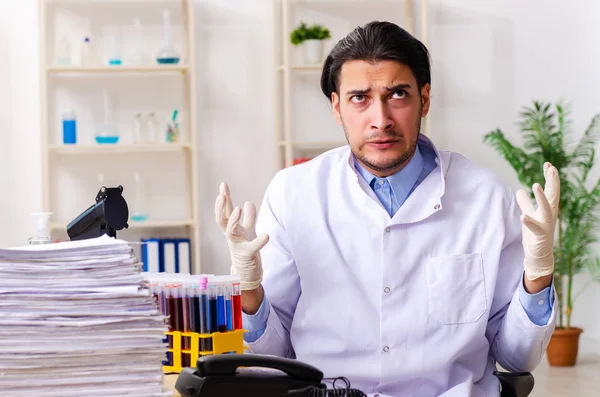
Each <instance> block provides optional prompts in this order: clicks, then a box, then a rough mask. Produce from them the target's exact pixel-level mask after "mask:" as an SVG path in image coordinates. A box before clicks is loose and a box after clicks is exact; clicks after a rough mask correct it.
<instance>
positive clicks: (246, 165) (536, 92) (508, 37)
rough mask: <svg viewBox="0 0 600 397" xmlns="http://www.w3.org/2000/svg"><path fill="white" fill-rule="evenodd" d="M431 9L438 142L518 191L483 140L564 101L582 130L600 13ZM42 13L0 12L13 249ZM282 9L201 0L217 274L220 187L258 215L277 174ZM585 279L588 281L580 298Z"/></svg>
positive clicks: (596, 338)
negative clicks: (274, 49)
mask: <svg viewBox="0 0 600 397" xmlns="http://www.w3.org/2000/svg"><path fill="white" fill-rule="evenodd" d="M429 2H430V11H429V15H430V18H431V26H430V31H429V38H430V40H429V48H430V50H431V53H432V60H433V108H432V116H431V121H432V128H431V135H432V137H433V139H434V140H435V142H436V143H437V144H438V145H439V146H440V147H442V148H445V149H450V150H456V151H458V152H460V153H462V154H464V155H465V156H467V157H468V158H470V159H472V160H473V161H475V162H477V163H479V164H481V165H483V166H486V167H489V168H492V169H493V170H495V171H496V172H498V173H499V174H500V175H501V176H502V177H503V178H504V180H505V181H506V182H507V183H508V184H510V185H511V186H513V187H518V184H517V181H516V178H515V177H514V173H513V171H512V170H511V169H510V167H509V166H508V165H507V164H506V163H505V162H504V161H503V160H502V159H501V158H500V157H499V156H498V155H497V154H496V153H495V152H493V151H492V150H491V149H490V148H488V147H485V146H483V145H482V143H481V142H482V136H483V134H485V133H486V132H488V131H490V130H491V129H494V128H496V127H501V128H502V129H503V130H504V131H505V132H506V133H507V135H508V136H509V137H510V138H514V137H516V136H517V131H516V130H515V128H514V123H515V121H516V117H517V115H518V110H519V108H520V107H521V106H522V105H528V104H529V103H530V101H531V100H532V99H534V98H535V99H542V100H551V101H553V100H556V99H558V98H559V97H561V96H564V97H565V98H567V99H569V100H570V101H572V103H573V110H574V112H573V117H574V129H575V131H577V132H578V133H580V132H581V131H582V130H583V128H584V127H585V126H586V125H587V123H588V122H589V120H590V118H591V116H592V114H593V113H595V112H597V111H600V93H599V92H598V91H597V90H594V89H593V88H595V87H598V86H600V74H598V72H597V71H598V70H600V52H599V51H598V50H597V43H596V40H595V38H597V37H600V25H598V24H597V20H598V18H599V17H600V3H598V2H593V1H577V2H565V1H557V0H552V1H548V0H535V1H534V0H531V1H528V2H522V1H517V0H454V1H452V0H429ZM36 5H37V2H36V1H33V0H29V1H23V2H12V1H7V0H3V1H0V53H1V54H3V55H4V56H7V57H8V60H7V61H6V62H0V123H1V124H0V125H1V126H2V130H1V132H0V134H1V135H0V136H1V137H2V141H1V142H2V144H1V145H0V170H2V172H1V173H0V183H1V184H2V185H1V186H2V188H3V191H4V192H5V194H3V195H2V197H1V198H0V225H2V226H3V227H2V228H0V245H1V246H7V245H16V244H23V242H24V241H26V239H27V237H28V236H29V230H30V229H29V225H30V223H29V215H28V214H29V213H30V212H32V211H35V210H37V209H38V208H39V205H40V204H41V200H40V198H39V194H40V191H41V189H40V175H41V173H40V158H39V105H38V99H39V93H38V85H37V84H38V70H37V65H38V62H37V33H36V29H34V28H33V27H34V26H36V25H34V23H35V22H27V23H23V22H22V21H36V20H37V10H36ZM542 10H544V11H545V12H546V13H545V14H542ZM271 12H272V9H271V1H270V0H253V1H247V0H197V13H196V20H197V23H198V32H197V35H198V36H197V37H198V45H197V48H196V53H197V60H198V63H199V64H200V65H201V66H199V70H198V72H199V73H198V84H197V87H196V89H197V90H198V92H199V93H200V95H199V97H200V100H201V103H200V105H199V109H198V120H199V122H200V128H201V131H202V134H203V135H202V138H201V149H202V152H203V156H202V160H201V162H200V167H201V169H202V174H203V176H202V179H201V185H200V186H201V192H202V197H201V211H202V214H201V221H202V227H203V230H202V241H201V244H202V250H203V266H204V270H205V271H213V272H226V271H227V268H228V265H227V262H228V255H227V251H226V247H225V243H224V241H223V238H222V236H221V234H220V232H219V230H218V229H217V227H216V225H215V224H214V215H213V203H214V198H215V195H216V193H217V187H218V184H219V182H220V181H223V180H224V181H227V182H229V184H230V185H231V188H232V192H233V196H234V199H235V200H236V203H237V204H242V203H243V200H251V201H253V202H255V203H256V204H257V205H258V204H259V203H260V200H261V198H262V194H263V192H264V189H265V187H266V185H267V183H268V182H269V180H270V178H271V177H272V173H273V169H274V163H273V159H274V142H273V127H272V124H271V122H272V116H271V109H272V101H273V99H272V92H273V91H272V84H273V83H272V78H271V72H272V70H271V62H272V54H271V43H272V38H271V30H270V29H271ZM347 12H348V10H346V13H347ZM384 15H385V14H384ZM336 23H338V24H339V23H340V21H339V18H338V19H337V20H336ZM246 59H247V61H246ZM315 91H316V92H315V95H318V90H315ZM315 100H318V101H322V98H320V97H318V98H317V97H315ZM324 106H325V105H324ZM323 115H324V116H323V117H324V118H328V117H329V115H328V114H327V112H323ZM316 121H317V123H316V124H317V125H318V124H319V122H318V121H319V120H316ZM330 121H331V120H329V119H327V120H325V119H323V120H322V123H323V124H324V125H331V123H330ZM311 135H313V134H311ZM313 136H314V135H313ZM340 138H342V137H341V136H340ZM229 142H235V144H234V145H232V144H230V143H229ZM248 148H252V150H248ZM595 175H596V176H597V175H598V173H596V174H595ZM7 193H8V194H7ZM585 281H586V277H585V276H581V277H579V278H578V280H577V285H576V287H577V286H579V285H582V284H583V283H585ZM597 303H600V287H599V286H597V285H595V286H591V287H589V288H587V289H586V291H585V292H584V293H583V294H582V295H581V296H580V298H579V301H578V302H577V306H576V308H575V311H574V315H573V323H574V324H577V325H580V326H583V327H584V328H585V330H586V333H585V334H584V342H583V345H582V349H583V350H591V349H598V351H600V348H598V346H599V345H600V316H599V314H600V313H599V312H598V310H599V309H598V307H600V305H598V304H597Z"/></svg>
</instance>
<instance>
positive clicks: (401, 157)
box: [342, 112, 421, 173]
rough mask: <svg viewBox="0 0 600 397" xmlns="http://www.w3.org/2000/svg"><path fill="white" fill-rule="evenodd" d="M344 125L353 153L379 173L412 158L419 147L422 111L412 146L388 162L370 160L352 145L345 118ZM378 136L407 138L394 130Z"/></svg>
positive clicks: (385, 171)
mask: <svg viewBox="0 0 600 397" xmlns="http://www.w3.org/2000/svg"><path fill="white" fill-rule="evenodd" d="M342 127H343V129H344V135H345V136H346V141H347V142H348V144H349V145H350V150H352V154H354V157H356V159H357V160H358V161H360V162H361V163H363V164H364V165H366V166H367V167H369V168H370V169H372V170H374V171H376V172H378V173H387V172H389V171H392V170H394V169H396V168H398V167H400V166H401V165H402V164H404V163H406V162H407V161H408V160H410V158H411V157H412V156H413V154H414V153H415V150H416V149H417V142H418V136H419V134H420V132H421V116H420V112H419V116H418V117H417V120H416V129H417V134H416V137H417V138H416V139H415V140H414V142H412V143H411V145H410V148H409V149H408V150H406V151H404V152H402V153H400V155H399V156H398V157H396V158H393V159H390V160H388V161H387V162H385V163H380V164H375V163H373V162H372V161H369V160H368V159H367V157H366V156H365V155H364V154H363V153H362V151H361V150H360V148H357V147H353V146H352V144H351V143H350V139H348V131H347V129H346V124H345V123H344V120H343V118H342ZM378 138H379V139H381V138H389V139H399V140H400V141H401V140H402V139H405V136H404V135H402V134H398V133H397V132H396V131H394V130H386V131H385V132H384V133H383V134H381V136H378Z"/></svg>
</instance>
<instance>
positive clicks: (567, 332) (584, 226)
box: [484, 101, 600, 366]
mask: <svg viewBox="0 0 600 397" xmlns="http://www.w3.org/2000/svg"><path fill="white" fill-rule="evenodd" d="M520 116H521V118H520V122H519V127H520V129H521V131H522V134H523V141H524V144H523V146H522V147H517V146H515V145H513V144H512V143H511V142H509V141H508V140H507V139H506V137H505V136H504V134H503V133H502V131H501V130H500V129H496V130H494V131H491V132H489V133H488V134H486V135H485V138H484V142H486V143H489V144H490V145H491V146H492V147H493V148H494V149H495V150H496V151H497V152H499V153H500V154H501V155H502V156H503V157H504V158H505V159H506V160H507V161H508V162H509V163H510V165H511V166H512V168H513V169H514V170H515V172H516V173H517V176H518V178H519V181H520V182H521V183H522V184H524V185H525V186H526V188H527V189H528V190H529V193H530V194H531V197H532V198H533V194H532V191H531V186H532V185H533V184H534V183H535V182H540V181H543V180H544V176H543V164H544V162H545V161H549V162H551V163H552V164H553V165H554V166H555V167H556V168H557V169H558V172H559V175H560V202H559V212H558V221H557V228H556V229H557V232H556V241H555V244H554V261H555V265H554V267H555V269H554V285H555V288H556V292H557V295H558V302H557V315H558V321H557V326H556V329H555V331H554V333H553V334H552V337H551V339H550V344H549V345H548V349H547V352H546V353H547V356H548V362H549V363H550V365H552V366H572V365H575V363H576V361H577V352H578V348H579V335H580V334H581V333H582V332H583V330H582V329H581V328H579V327H573V326H572V325H571V314H572V312H573V304H574V301H575V299H576V298H577V297H578V296H579V294H580V293H581V290H580V291H579V292H578V293H577V294H574V293H573V276H574V275H575V274H577V273H579V272H581V271H584V270H585V269H587V270H588V271H589V272H590V275H591V280H590V282H588V284H586V285H585V286H584V288H585V287H587V286H588V285H590V283H592V282H593V281H600V259H598V257H597V256H596V255H595V253H594V251H593V249H592V244H594V243H595V242H597V241H598V236H597V234H596V232H597V230H598V226H599V221H600V218H599V215H598V212H597V211H598V208H599V204H600V180H597V181H594V182H593V183H592V184H590V183H589V182H588V177H589V174H590V170H591V168H592V167H593V166H594V160H595V156H596V151H595V145H596V142H597V141H598V138H600V114H598V115H595V116H594V117H593V118H592V121H591V123H590V124H589V125H588V127H587V129H586V130H585V133H584V134H583V136H582V137H581V139H579V141H578V142H577V143H576V144H572V142H573V141H574V140H573V139H572V136H571V134H572V132H571V130H570V126H571V123H570V120H569V118H568V116H569V112H568V110H567V109H565V107H563V106H562V105H561V104H556V105H555V106H552V105H551V104H550V103H542V102H538V101H534V103H533V107H524V109H523V111H522V112H521V114H520Z"/></svg>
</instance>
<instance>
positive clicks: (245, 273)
mask: <svg viewBox="0 0 600 397" xmlns="http://www.w3.org/2000/svg"><path fill="white" fill-rule="evenodd" d="M232 206H233V204H232V201H231V194H230V192H229V187H228V186H227V184H226V183H221V186H220V187H219V195H218V196H217V200H216V202H215V217H216V221H217V224H218V225H219V227H220V228H221V231H222V232H223V233H225V236H226V238H227V245H228V246H229V253H230V255H231V274H236V275H239V276H240V287H241V289H242V290H253V289H256V288H258V287H259V286H260V283H261V282H262V275H263V269H262V263H261V259H260V252H259V251H260V250H261V249H262V248H263V247H264V246H265V245H266V244H267V242H268V241H269V236H268V235H266V234H263V235H261V236H259V237H257V236H256V231H255V224H256V208H255V207H254V205H253V204H252V203H250V202H246V203H245V204H244V214H243V219H242V210H241V208H239V207H235V208H234V209H232ZM240 219H242V221H241V223H240Z"/></svg>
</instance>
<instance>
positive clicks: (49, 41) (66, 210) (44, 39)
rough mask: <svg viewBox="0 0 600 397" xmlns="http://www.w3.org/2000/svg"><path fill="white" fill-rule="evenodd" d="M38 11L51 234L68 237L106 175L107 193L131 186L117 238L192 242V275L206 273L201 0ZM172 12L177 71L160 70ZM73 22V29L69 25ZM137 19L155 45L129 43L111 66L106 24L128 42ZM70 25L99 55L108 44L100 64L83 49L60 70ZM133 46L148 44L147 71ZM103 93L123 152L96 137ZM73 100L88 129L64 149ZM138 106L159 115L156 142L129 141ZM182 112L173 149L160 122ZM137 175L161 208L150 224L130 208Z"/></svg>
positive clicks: (46, 0)
mask: <svg viewBox="0 0 600 397" xmlns="http://www.w3.org/2000/svg"><path fill="white" fill-rule="evenodd" d="M38 3H39V27H40V33H39V42H40V87H41V128H40V131H41V142H42V145H41V148H42V164H43V174H42V179H43V186H42V194H43V211H46V212H51V213H53V215H52V217H51V229H52V236H53V237H54V238H56V239H59V240H60V239H67V238H68V236H67V235H66V227H67V224H68V223H69V222H70V221H71V220H72V219H74V218H75V217H76V216H77V215H78V214H79V213H81V212H82V211H83V210H85V209H86V208H87V207H89V206H90V205H91V204H93V202H94V198H95V197H96V193H97V192H98V190H99V189H100V187H101V185H100V182H99V180H98V175H100V174H101V175H103V176H106V177H107V178H106V179H105V181H104V185H106V186H109V187H111V186H116V185H119V184H120V185H123V186H124V192H123V195H124V196H125V198H126V200H127V202H128V205H129V212H130V219H129V221H128V224H129V228H128V229H127V230H122V231H119V232H117V236H118V237H119V238H124V239H127V240H130V241H139V239H140V238H143V237H185V238H189V239H190V242H191V249H192V265H193V266H192V269H193V272H194V273H200V272H201V264H200V249H199V241H200V235H199V233H200V227H199V216H198V212H199V200H198V151H197V145H196V142H197V134H198V131H197V129H196V125H197V123H196V119H195V113H196V111H195V110H196V90H195V89H194V87H195V72H194V71H195V67H194V62H195V57H194V32H195V27H194V8H193V0H152V1H141V0H38ZM164 9H168V10H169V11H170V15H171V37H172V40H173V42H174V44H175V47H176V48H177V49H178V50H179V52H180V55H181V57H180V61H179V63H177V64H159V63H158V62H156V61H155V60H154V59H153V58H154V51H155V50H158V48H159V47H160V46H161V45H162V44H163V42H162V41H161V38H162V29H163V28H162V10H164ZM67 18H70V19H69V21H71V20H72V21H73V22H72V23H70V22H69V23H66V22H65V21H66V20H67ZM134 18H139V19H141V21H142V23H144V29H145V30H144V33H146V32H148V37H146V35H144V36H143V39H144V43H143V44H142V43H140V42H136V41H135V40H131V37H126V38H128V39H130V40H129V41H128V42H127V44H129V47H128V48H127V46H126V45H123V46H122V47H121V56H122V59H123V63H122V65H109V64H108V61H107V59H106V56H105V55H106V51H107V50H106V37H104V36H103V32H104V30H103V29H105V28H106V27H107V26H109V27H110V28H111V29H119V30H118V31H119V32H121V33H120V35H119V37H120V38H123V35H126V34H127V33H126V31H127V29H129V31H131V28H132V27H133V20H134ZM146 22H148V24H146ZM65 25H69V28H70V29H71V31H70V32H72V35H73V39H71V43H75V42H76V41H77V40H83V36H88V35H91V36H92V38H91V41H92V43H94V42H96V46H97V47H95V50H96V51H98V50H99V49H100V46H98V43H100V40H98V37H100V38H103V39H104V41H105V45H104V46H102V48H104V55H101V54H100V53H98V52H96V54H95V59H94V60H95V62H94V63H91V64H83V63H82V62H80V61H79V60H77V56H76V54H77V51H78V47H77V46H73V48H72V49H71V53H72V54H73V55H75V56H74V57H73V59H74V62H72V63H71V64H57V62H56V52H57V43H58V38H60V37H62V36H64V35H65V34H66V33H65V29H67V28H65ZM115 27H116V28H115ZM82 32H85V33H86V34H83V33H82ZM122 32H125V33H122ZM134 39H136V38H135V37H134ZM137 39H139V37H137ZM151 39H153V40H154V43H152V44H149V43H148V41H147V40H151ZM123 43H124V44H125V41H124V40H123ZM132 45H137V46H140V47H141V46H143V48H144V49H146V50H147V52H149V53H150V56H151V58H152V60H151V62H150V63H147V64H145V65H142V66H140V65H136V64H130V63H129V62H127V54H126V50H127V49H131V48H132ZM151 45H153V46H154V47H150V46H151ZM99 87H103V88H104V87H105V88H106V90H107V91H109V92H110V96H111V104H112V105H113V106H112V108H113V109H112V110H113V111H114V114H115V117H116V118H118V119H119V122H118V123H116V124H117V127H118V130H119V142H118V143H116V144H98V143H96V142H95V141H94V140H93V139H92V135H93V130H94V129H93V122H94V120H98V118H101V115H98V114H97V109H98V106H97V103H98V96H100V94H99V92H98V91H99V90H98V88H99ZM171 88H172V89H171ZM100 98H101V96H100ZM113 98H114V99H116V101H114V103H116V104H114V103H113ZM152 100H155V101H154V103H153V102H152ZM70 101H72V102H70ZM65 102H67V103H69V104H72V107H75V108H76V114H77V113H80V114H81V113H83V114H84V117H82V119H83V122H82V123H80V120H79V118H78V119H77V143H76V144H64V143H63V142H62V140H61V139H60V136H61V115H60V112H61V110H62V109H61V108H60V106H61V103H65ZM94 104H95V105H96V106H94ZM136 106H139V107H140V108H141V109H144V110H148V109H152V110H148V111H152V112H154V111H156V113H157V120H158V122H159V126H161V127H160V128H159V129H158V131H159V135H158V136H159V139H158V140H157V142H156V143H133V141H132V140H131V139H128V134H130V133H131V131H130V129H129V128H128V127H129V126H131V124H132V122H133V115H134V113H137V112H138V110H140V109H138V108H136ZM69 107H71V106H69ZM174 109H177V111H178V112H179V115H180V118H179V119H180V123H181V134H180V138H179V140H178V141H176V142H167V141H166V138H165V135H164V134H165V132H164V129H163V127H162V126H164V123H163V122H162V121H163V120H164V119H161V117H160V116H158V115H159V113H160V112H162V113H161V115H167V116H168V115H169V114H170V113H172V112H173V110H174ZM164 128H166V127H164ZM134 172H140V173H141V174H142V177H143V182H144V185H146V186H147V185H150V186H151V187H150V188H148V189H147V190H146V193H147V196H148V197H146V199H147V200H148V201H149V202H152V203H153V204H152V205H150V207H151V209H150V213H149V217H148V219H147V220H145V221H139V222H135V221H133V220H132V218H131V214H132V210H133V208H132V205H136V204H137V203H133V202H132V200H131V199H132V198H133V197H134V194H133V192H134V191H135V190H134V184H133V180H132V177H131V175H132V174H133V173H134ZM153 200H154V201H153Z"/></svg>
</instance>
